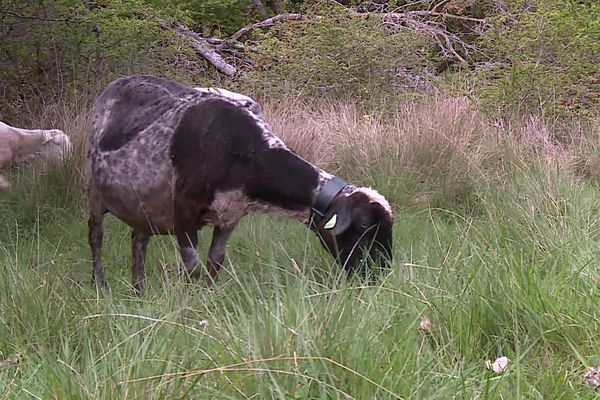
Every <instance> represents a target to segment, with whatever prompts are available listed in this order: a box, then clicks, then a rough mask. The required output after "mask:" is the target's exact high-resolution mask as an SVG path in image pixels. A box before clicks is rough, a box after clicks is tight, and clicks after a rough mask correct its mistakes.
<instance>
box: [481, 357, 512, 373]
mask: <svg viewBox="0 0 600 400" xmlns="http://www.w3.org/2000/svg"><path fill="white" fill-rule="evenodd" d="M509 362H510V360H509V359H508V357H504V356H502V357H499V358H497V359H496V361H494V362H492V360H487V361H486V362H485V367H486V368H487V369H491V370H492V371H494V372H495V373H497V374H501V373H503V372H504V371H505V370H506V368H508V363H509Z"/></svg>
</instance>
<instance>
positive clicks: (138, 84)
mask: <svg viewBox="0 0 600 400" xmlns="http://www.w3.org/2000/svg"><path fill="white" fill-rule="evenodd" d="M119 83H120V84H119V85H116V87H115V90H114V93H111V92H108V93H106V94H105V95H106V96H107V97H108V98H111V97H112V98H116V99H118V100H117V101H116V102H115V103H114V104H113V105H112V107H111V109H110V117H109V122H108V124H107V125H106V127H105V128H104V130H103V132H102V138H101V139H100V143H99V148H100V150H101V151H113V150H118V149H120V148H121V147H123V146H125V145H126V144H127V143H129V142H130V141H131V140H132V139H134V138H135V137H136V136H137V135H138V134H139V133H140V132H142V131H143V130H145V129H146V128H148V127H149V126H150V125H152V124H153V123H154V122H155V121H156V120H157V116H160V115H162V114H164V113H166V112H168V111H169V110H172V109H173V104H174V103H175V100H176V99H177V98H179V97H181V96H183V95H185V94H188V93H194V92H193V91H192V90H191V89H189V88H187V87H185V86H183V85H180V84H178V83H176V82H172V81H169V80H166V79H164V78H159V77H152V76H141V77H128V78H123V80H122V82H119Z"/></svg>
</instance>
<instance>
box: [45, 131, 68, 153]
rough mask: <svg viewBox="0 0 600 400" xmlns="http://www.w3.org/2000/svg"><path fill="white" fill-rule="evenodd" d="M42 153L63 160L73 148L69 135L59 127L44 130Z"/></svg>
mask: <svg viewBox="0 0 600 400" xmlns="http://www.w3.org/2000/svg"><path fill="white" fill-rule="evenodd" d="M42 145H43V147H42V153H43V155H45V156H46V157H48V158H52V159H57V160H64V159H65V158H67V157H68V156H69V155H70V154H71V151H72V150H73V145H72V144H71V140H70V139H69V136H67V135H66V134H65V133H64V132H63V131H61V130H60V129H50V130H48V131H45V132H44V142H43V143H42Z"/></svg>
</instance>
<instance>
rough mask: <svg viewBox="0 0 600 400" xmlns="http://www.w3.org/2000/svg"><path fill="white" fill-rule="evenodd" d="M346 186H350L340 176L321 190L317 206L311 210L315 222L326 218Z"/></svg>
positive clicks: (316, 201)
mask: <svg viewBox="0 0 600 400" xmlns="http://www.w3.org/2000/svg"><path fill="white" fill-rule="evenodd" d="M346 186H348V183H347V182H346V181H344V180H343V179H342V178H340V177H339V176H334V177H333V179H331V180H330V181H329V182H327V183H326V184H325V185H324V186H323V187H322V188H321V190H319V194H317V199H316V200H315V204H314V205H313V206H312V207H311V208H310V212H311V217H312V220H313V221H314V222H317V221H319V220H320V219H321V218H323V217H324V216H325V214H326V213H327V210H328V209H329V206H330V205H331V202H332V201H333V199H334V198H335V196H337V195H338V194H339V193H340V192H341V191H342V190H343V189H344V188H345V187H346Z"/></svg>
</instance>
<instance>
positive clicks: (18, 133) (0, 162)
mask: <svg viewBox="0 0 600 400" xmlns="http://www.w3.org/2000/svg"><path fill="white" fill-rule="evenodd" d="M72 147H73V146H72V144H71V140H70V139H69V137H68V136H67V135H66V134H65V133H64V132H63V131H61V130H60V129H48V130H43V129H21V128H15V127H13V126H10V125H8V124H6V123H4V122H1V121H0V170H2V169H7V168H10V167H12V166H13V165H15V164H16V163H18V162H21V161H26V160H30V159H32V158H34V157H36V156H38V155H39V156H42V157H45V158H48V159H54V160H63V159H65V158H66V157H67V156H68V155H69V154H70V152H71V150H72ZM9 186H10V184H9V183H8V181H6V179H5V178H4V177H3V176H1V175H0V190H1V189H7V188H8V187H9Z"/></svg>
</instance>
